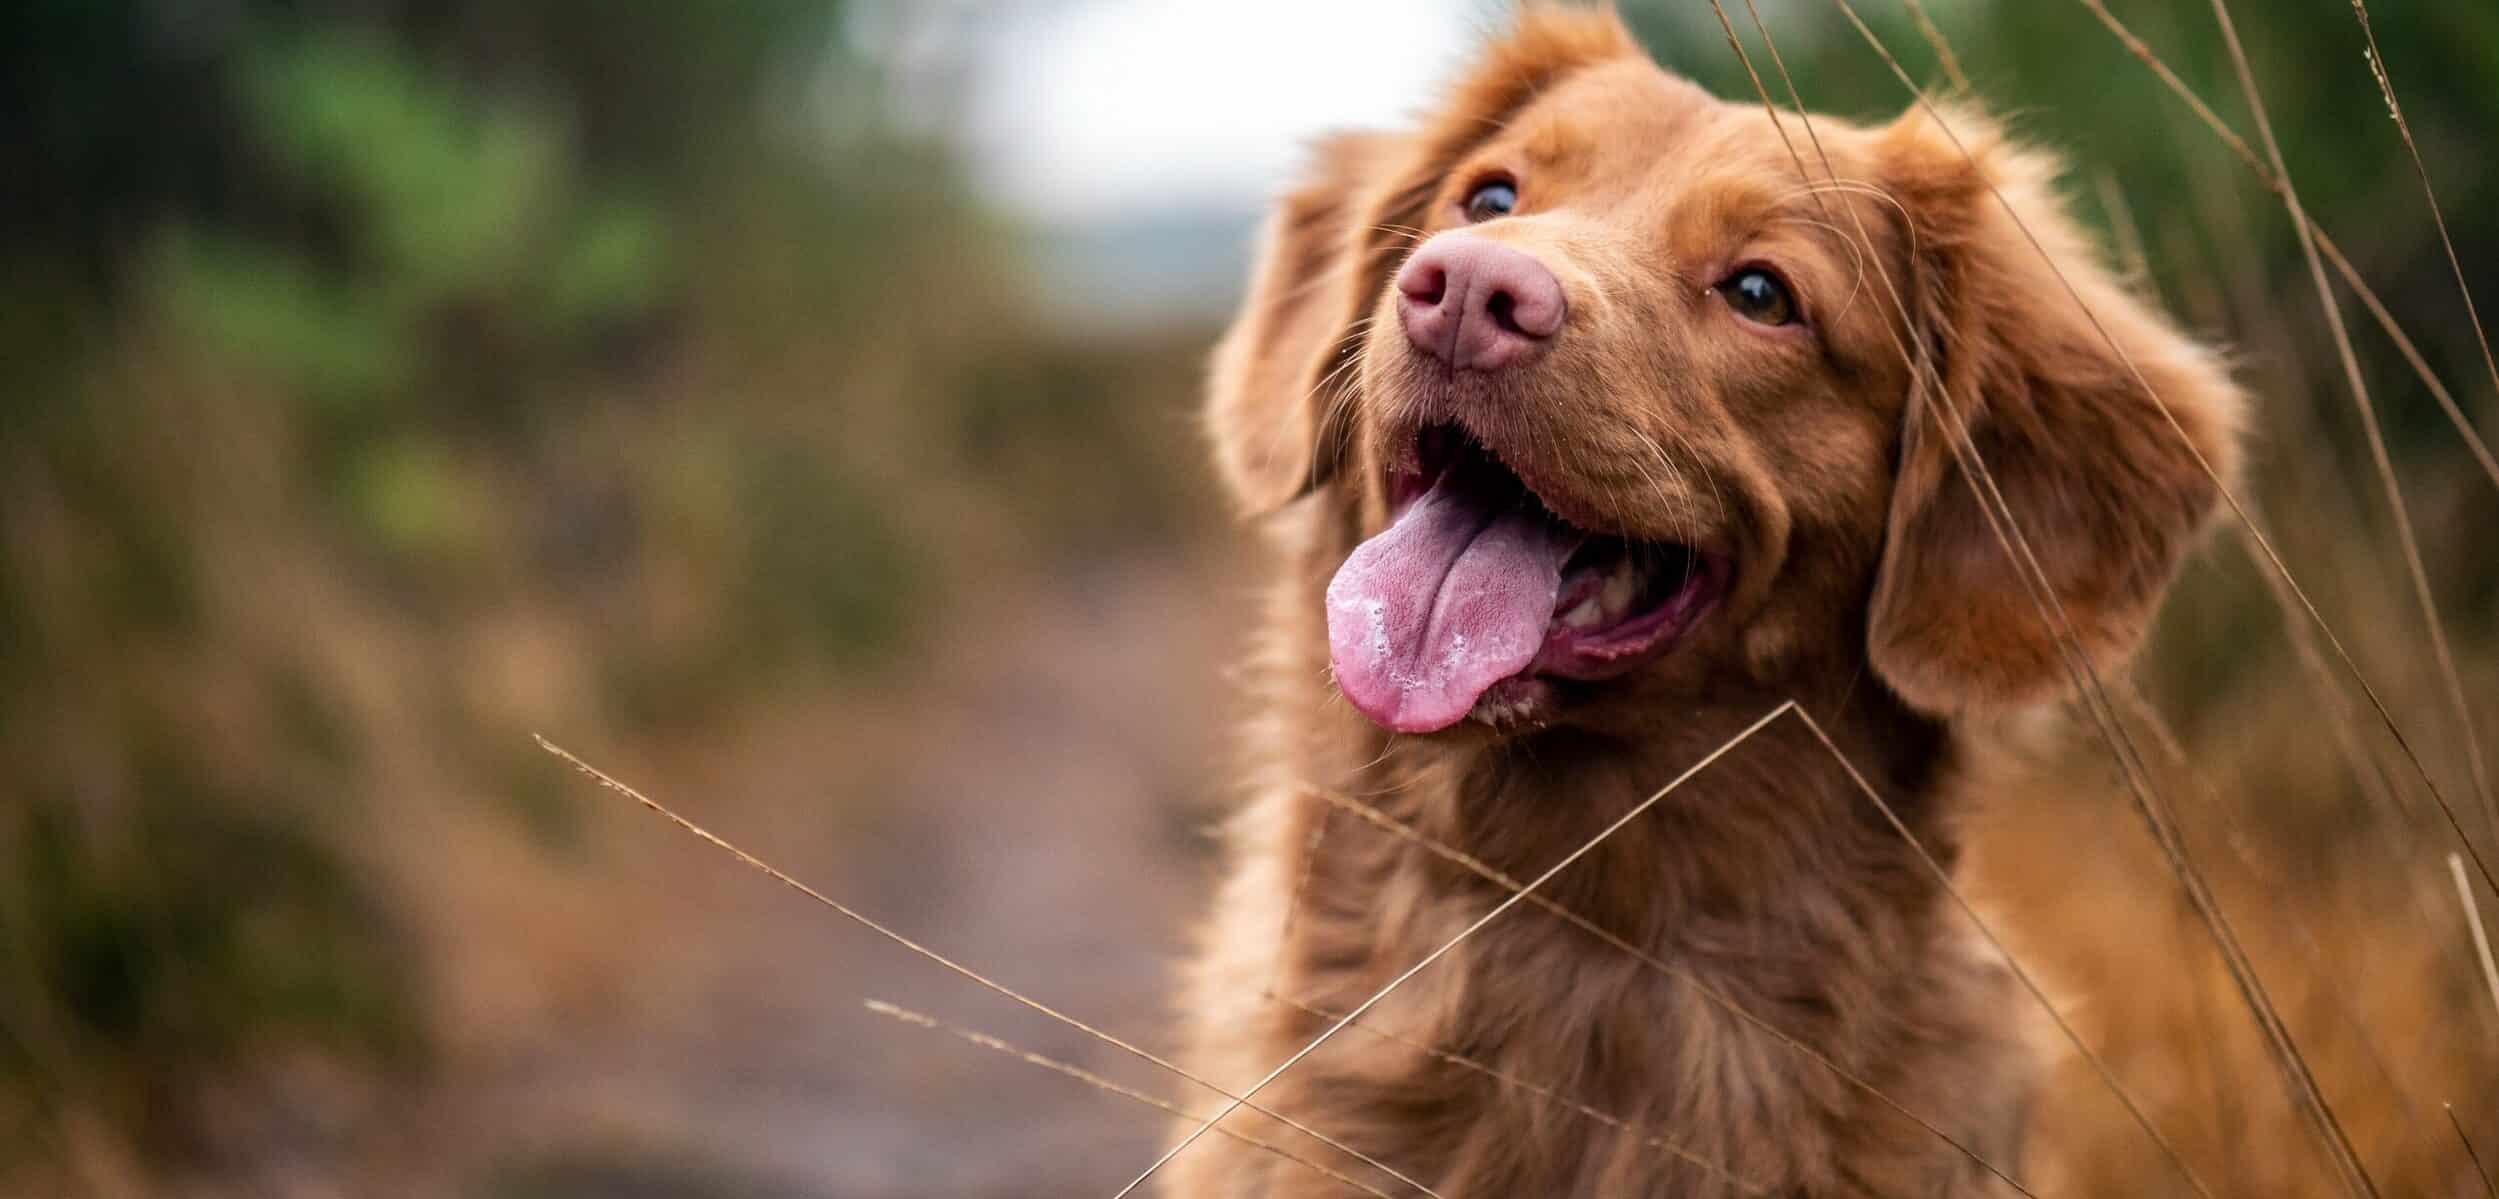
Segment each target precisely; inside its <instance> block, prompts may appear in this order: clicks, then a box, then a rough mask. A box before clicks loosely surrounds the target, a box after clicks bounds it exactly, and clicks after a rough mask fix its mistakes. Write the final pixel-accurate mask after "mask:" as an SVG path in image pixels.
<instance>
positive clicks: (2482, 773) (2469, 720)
mask: <svg viewBox="0 0 2499 1199" xmlns="http://www.w3.org/2000/svg"><path fill="white" fill-rule="evenodd" d="M2351 8H2352V15H2353V16H2355V17H2358V18H2359V20H2360V34H2361V36H2362V37H2363V38H2365V39H2367V40H2368V43H2369V73H2370V74H2371V75H2373V76H2375V77H2376V78H2377V82H2378V92H2379V94H2380V95H2383V96H2385V97H2386V111H2387V112H2388V113H2389V114H2391V115H2392V116H2393V117H2394V118H2395V131H2396V132H2397V133H2398V134H2400V135H2402V137H2403V142H2404V153H2405V155H2406V156H2407V157H2409V158H2410V159H2411V160H2412V173H2413V174H2414V175H2416V176H2418V177H2419V178H2420V180H2421V195H2422V197H2423V198H2424V199H2426V200H2428V201H2429V205H2430V222H2431V224H2432V225H2434V226H2435V227H2436V228H2437V230H2438V244H2439V246H2440V248H2442V249H2444V250H2446V251H2447V269H2448V270H2449V271H2450V272H2452V273H2453V274H2454V275H2455V279H2456V290H2457V291H2458V292H2459V293H2461V294H2462V295H2463V296H2464V316H2465V319H2466V320H2467V321H2468V322H2470V323H2471V324H2472V326H2473V340H2474V341H2475V342H2476V343H2477V344H2479V345H2480V346H2481V348H2482V365H2483V366H2484V367H2486V368H2488V369H2489V371H2490V383H2491V387H2492V388H2493V389H2499V360H2494V359H2493V358H2492V357H2491V354H2490V337H2489V335H2488V334H2485V333H2484V332H2482V314H2481V310H2480V309H2479V308H2476V307H2474V305H2473V287H2472V285H2471V284H2469V283H2467V282H2465V279H2464V263H2463V262H2461V261H2459V260H2458V259H2457V258H2456V243H2455V239H2454V238H2452V237H2449V236H2448V235H2447V215H2446V213H2445V212H2443V211H2441V210H2440V209H2439V207H2438V189H2437V188H2436V187H2435V186H2433V185H2432V184H2431V183H2430V169H2429V167H2428V165H2426V164H2424V163H2423V162H2422V161H2421V147H2420V146H2419V145H2418V144H2417V143H2415V142H2414V141H2413V140H2412V122H2410V121H2407V120H2405V119H2404V106H2403V104H2402V103H2401V102H2400V101H2398V100H2396V99H2395V81H2394V80H2393V79H2392V78H2390V77H2388V75H2387V73H2386V56H2385V55H2384V54H2383V53H2380V52H2379V50H2378V35H2377V30H2376V28H2375V27H2373V26H2371V25H2370V24H2369V6H2368V4H2367V3H2366V0H2351ZM2248 86H2249V88H2250V89H2251V90H2250V93H2249V94H2250V96H2251V97H2252V96H2253V95H2254V92H2253V88H2254V86H2255V85H2254V84H2252V83H2251V84H2249V85H2248ZM2256 125H2257V128H2258V129H2259V130H2262V131H2264V133H2265V146H2266V148H2267V149H2268V150H2271V151H2273V154H2274V168H2275V169H2276V170H2277V171H2280V172H2281V173H2282V175H2283V194H2284V199H2285V202H2287V203H2289V204H2290V205H2291V206H2292V207H2291V214H2292V216H2293V217H2295V218H2298V219H2299V221H2300V229H2301V230H2302V231H2303V232H2305V231H2306V230H2307V227H2308V223H2307V219H2306V217H2305V215H2304V214H2303V213H2302V212H2301V210H2300V208H2299V202H2298V201H2297V199H2295V198H2293V193H2292V192H2291V189H2290V175H2289V172H2288V171H2287V170H2284V169H2283V167H2282V155H2281V150H2280V149H2279V148H2278V147H2275V146H2274V144H2273V132H2272V130H2271V129H2270V128H2269V127H2268V126H2267V124H2266V122H2265V118H2264V110H2263V109H2261V108H2259V109H2258V110H2257V116H2256ZM2311 254H2312V256H2313V254H2314V251H2313V249H2312V251H2311ZM2318 278H2319V285H2320V286H2323V279H2324V272H2323V271H2319V272H2318ZM2332 302H2333V299H2332V297H2331V296H2330V295H2329V296H2328V297H2327V303H2329V304H2331V303H2332ZM2336 324H2337V327H2338V328H2339V327H2340V324H2341V318H2339V317H2337V318H2336ZM2389 482H2390V485H2391V482H2392V476H2391V475H2390V476H2389ZM2416 573H2417V572H2416ZM2422 604H2423V605H2424V608H2425V610H2427V611H2428V612H2429V617H2430V633H2431V636H2432V637H2433V638H2435V639H2436V643H2437V645H2438V647H2439V652H2440V654H2441V655H2442V665H2441V669H2443V670H2445V671H2446V672H2447V675H2448V680H2447V683H2448V690H2449V691H2451V692H2452V693H2453V695H2452V697H2451V702H2452V703H2454V704H2455V707H2456V714H2457V716H2458V717H2459V718H2460V719H2462V720H2463V722H2464V752H2465V754H2466V760H2467V761H2468V762H2469V763H2470V764H2471V765H2472V768H2473V786H2474V788H2475V789H2476V790H2478V791H2480V792H2481V796H2482V809H2483V814H2484V815H2485V816H2486V817H2488V819H2489V820H2490V834H2491V844H2492V845H2494V846H2499V796H2494V795H2493V794H2492V792H2491V787H2490V768H2489V766H2488V764H2487V763H2485V762H2484V761H2483V760H2482V745H2481V738H2480V737H2479V736H2478V735H2477V734H2478V733H2479V727H2478V726H2477V725H2475V724H2474V723H2473V717H2472V712H2471V708H2470V706H2469V705H2467V704H2466V702H2465V697H2464V685H2463V683H2461V682H2459V681H2457V680H2456V679H2455V677H2454V675H2455V672H2454V667H2453V665H2452V664H2449V663H2446V662H2445V661H2444V659H2443V655H2444V654H2445V653H2446V635H2445V634H2444V633H2443V632H2441V631H2440V630H2439V628H2438V614H2437V611H2436V610H2435V609H2434V608H2430V607H2429V606H2428V605H2429V597H2428V595H2427V590H2426V585H2424V593H2423V596H2422Z"/></svg>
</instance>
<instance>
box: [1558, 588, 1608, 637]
mask: <svg viewBox="0 0 2499 1199" xmlns="http://www.w3.org/2000/svg"><path fill="white" fill-rule="evenodd" d="M1597 598H1598V597H1596V596H1593V595H1592V596H1589V597H1588V598H1586V599H1584V600H1581V601H1579V603H1578V604H1576V605H1574V606H1573V607H1572V608H1571V610H1570V611H1568V612H1565V613H1563V614H1562V627H1563V628H1566V629H1593V628H1595V627H1597V622H1598V621H1600V620H1603V619H1604V618H1605V610H1604V609H1603V608H1600V607H1598V606H1597Z"/></svg>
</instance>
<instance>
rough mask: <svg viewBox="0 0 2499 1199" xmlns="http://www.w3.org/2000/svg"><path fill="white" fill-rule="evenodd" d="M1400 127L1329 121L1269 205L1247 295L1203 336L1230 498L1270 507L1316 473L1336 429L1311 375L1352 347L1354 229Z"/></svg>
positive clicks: (1332, 455) (1305, 487) (1210, 420)
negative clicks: (1218, 334)
mask: <svg viewBox="0 0 2499 1199" xmlns="http://www.w3.org/2000/svg"><path fill="white" fill-rule="evenodd" d="M1404 141H1405V139H1403V138H1400V137H1397V136H1394V135H1391V134H1384V133H1340V134H1337V135H1335V136H1332V137H1330V138H1328V139H1326V140H1325V141H1322V142H1320V143H1319V144H1318V145H1317V146H1316V147H1315V148H1314V150H1315V152H1314V154H1313V158H1314V162H1313V164H1312V168H1311V171H1310V174H1309V176H1308V178H1307V179H1306V180H1305V181H1304V182H1303V183H1302V184H1301V186H1299V187H1297V188H1295V189H1294V190H1293V191H1291V192H1290V193H1288V194H1286V195H1285V197H1284V198H1283V200H1282V201H1281V202H1280V203H1279V204H1278V205H1277V209H1276V213H1275V216H1274V217H1273V218H1272V219H1271V220H1270V221H1269V222H1268V225H1267V229H1266V232H1265V234H1264V235H1263V237H1262V238H1261V244H1260V246H1259V250H1258V267H1257V270H1256V271H1255V273H1254V274H1253V275H1252V277H1251V281H1250V290H1249V298H1248V299H1247V300H1246V301H1244V302H1243V304H1242V306H1241V314H1240V316H1239V317H1238V318H1237V319H1236V320H1235V321H1234V322H1233V325H1232V329H1231V331H1230V332H1228V333H1226V334H1225V335H1224V339H1223V341H1222V343H1221V344H1219V345H1218V346H1216V348H1215V362H1214V377H1213V381H1212V385H1211V388H1210V391H1209V394H1208V397H1207V404H1206V421H1207V428H1208V432H1210V433H1211V434H1212V435H1213V437H1214V441H1215V463H1216V465H1217V467H1218V468H1219V469H1220V470H1221V471H1222V472H1223V476H1224V482H1225V483H1226V484H1228V485H1229V486H1230V488H1231V491H1232V496H1233V500H1234V501H1235V503H1236V504H1238V505H1239V506H1240V507H1241V508H1242V509H1243V510H1245V511H1246V512H1248V513H1251V514H1257V513H1263V512H1268V511H1272V510H1274V509H1276V508H1279V507H1282V506H1283V505H1284V504H1286V503H1289V502H1291V501H1292V500H1294V499H1295V498H1297V497H1299V496H1300V495H1302V494H1303V493H1305V492H1307V491H1309V490H1310V489H1311V488H1313V487H1316V486H1318V485H1320V484H1322V483H1324V482H1326V481H1327V478H1328V476H1329V474H1331V473H1332V472H1333V471H1334V470H1335V467H1336V459H1337V458H1338V457H1339V456H1340V455H1341V453H1342V443H1343V439H1344V429H1343V427H1342V422H1341V420H1339V419H1331V418H1332V415H1333V414H1332V413H1331V411H1330V409H1331V408H1340V409H1341V408H1342V405H1331V404H1330V403H1329V397H1328V396H1326V395H1322V394H1321V392H1322V391H1323V390H1324V389H1323V388H1322V387H1321V383H1322V382H1323V381H1325V380H1326V379H1327V378H1328V376H1329V375H1330V373H1331V372H1333V371H1335V370H1336V368H1337V367H1338V366H1339V365H1340V364H1342V363H1343V362H1344V361H1345V359H1346V357H1347V356H1349V355H1351V354H1352V353H1353V352H1354V342H1355V340H1356V339H1355V338H1353V337H1351V336H1349V334H1350V333H1351V332H1352V330H1353V329H1354V328H1355V325H1356V322H1357V321H1358V320H1359V319H1360V318H1361V316H1362V314H1363V312H1364V311H1365V310H1366V309H1368V308H1369V307H1370V305H1371V304H1372V303H1373V302H1374V300H1375V299H1376V298H1377V297H1376V295H1375V292H1376V290H1377V289H1376V288H1375V287H1373V286H1372V285H1371V282H1370V280H1369V279H1368V275H1369V273H1370V272H1369V271H1368V270H1367V269H1366V268H1367V266H1368V264H1367V263H1366V262H1364V261H1363V260H1364V259H1365V258H1367V257H1368V255H1367V254H1365V252H1364V251H1365V248H1366V246H1367V244H1368V242H1369V240H1370V239H1369V238H1367V237H1365V236H1364V233H1365V229H1366V227H1367V225H1368V223H1369V222H1368V217H1367V214H1368V213H1369V211H1370V205H1371V202H1372V196H1373V194H1374V192H1375V191H1376V189H1377V188H1378V186H1379V183H1378V181H1379V180H1381V179H1383V178H1385V177H1387V175H1388V173H1389V172H1391V171H1393V170H1395V169H1396V168H1397V167H1398V166H1400V165H1402V164H1401V161H1400V160H1401V159H1402V157H1403V155H1404V153H1405V150H1404Z"/></svg>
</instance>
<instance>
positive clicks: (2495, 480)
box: [2076, 0, 2499, 487]
mask: <svg viewBox="0 0 2499 1199" xmlns="http://www.w3.org/2000/svg"><path fill="white" fill-rule="evenodd" d="M2076 2H2077V3H2079V4H2081V5H2082V6H2083V7H2084V8H2085V9H2088V10H2090V12H2091V15H2092V16H2094V17H2097V18H2098V19H2099V21H2100V24H2101V25H2102V26H2103V27H2105V28H2106V29H2107V30H2108V31H2109V33H2110V35H2111V36H2113V37H2115V38H2116V39H2117V40H2118V43H2119V44H2121V45H2123V46H2124V47H2125V48H2126V51H2127V53H2129V54H2132V55H2133V56H2134V57H2135V59H2136V61H2138V62H2141V63H2142V64H2143V65H2144V66H2145V67H2147V68H2149V69H2150V70H2151V72H2152V74H2153V75H2154V76H2156V77H2157V78H2159V79H2160V81H2161V83H2162V85H2163V86H2165V87H2167V88H2168V89H2169V91H2170V94H2172V95H2174V96H2176V97H2178V99H2179V100H2180V101H2181V102H2182V103H2184V104H2185V105H2186V106H2187V108H2188V109H2189V110H2190V111H2192V112H2194V113H2195V116H2196V119H2197V120H2198V121H2200V122H2202V124H2203V125H2204V127H2205V128H2206V129H2209V130H2211V131H2212V133H2213V136H2215V137H2218V138H2220V139H2221V142H2222V144H2223V145H2224V146H2226V147H2228V148H2229V150H2230V152H2231V154H2232V155H2233V156H2234V157H2236V158H2237V159H2238V160H2239V163H2240V165H2242V166H2245V167H2246V168H2247V169H2248V171H2249V172H2250V173H2251V174H2254V175H2255V176H2256V181H2257V182H2259V183H2261V184H2263V185H2264V186H2265V187H2266V189H2267V190H2269V191H2272V192H2273V193H2274V194H2275V195H2280V194H2282V192H2283V190H2284V184H2283V182H2282V180H2281V178H2280V177H2279V176H2277V175H2276V174H2275V173H2274V171H2273V169H2272V168H2271V167H2268V166H2266V165H2265V161H2264V160H2263V159H2262V158H2259V157H2257V155H2256V151H2255V150H2254V149H2253V148H2251V147H2250V146H2249V145H2248V144H2247V139H2245V138H2242V137H2240V136H2239V134H2238V131H2237V130H2235V129H2232V128H2231V127H2230V123H2229V122H2228V121H2225V120H2222V119H2221V114H2219V113H2216V112H2214V111H2213V108H2212V105H2209V104H2206V103H2205V102H2204V98H2203V97H2202V96H2199V95H2197V94H2196V93H2195V89H2194V88H2191V87H2188V86H2187V83H2186V81H2185V80H2183V79H2180V78H2179V77H2178V73H2177V72H2176V71H2173V70H2171V69H2170V67H2169V64H2168V63H2167V62H2165V61H2163V60H2162V59H2161V56H2160V55H2159V54H2156V53H2154V52H2153V50H2152V47H2151V46H2149V45H2147V44H2146V43H2145V42H2144V40H2143V39H2142V38H2140V37H2137V36H2135V32H2134V30H2132V29H2129V28H2127V27H2126V23H2125V22H2123V21H2120V20H2118V19H2117V17H2116V15H2115V14H2113V13H2111V12H2109V10H2108V6H2107V5H2106V4H2104V3H2102V0H2076ZM2302 220H2303V223H2304V224H2305V225H2306V227H2307V229H2308V232H2309V233H2310V234H2312V235H2314V236H2315V237H2316V239H2317V248H2318V249H2319V250H2321V251H2323V252H2324V254H2325V256H2326V257H2327V258H2328V259H2329V260H2331V261H2332V262H2333V263H2334V269H2335V272H2336V273H2337V274H2340V275H2341V276H2342V277H2343V282H2344V284H2345V285H2346V286H2348V287H2350V288H2351V289H2352V293H2353V294H2354V295H2357V296H2359V297H2360V302H2361V305H2362V306H2363V307H2365V308H2367V309H2368V310H2369V315H2370V316H2371V317H2373V318H2375V319H2376V321H2377V323H2378V327H2379V328H2380V329H2382V330H2384V331H2385V333H2386V336H2387V339H2388V340H2390V341H2392V342H2394V343H2395V347H2396V349H2397V350H2399V351H2401V352H2402V354H2403V356H2404V361H2405V363H2407V364H2408V365H2410V366H2411V367H2412V371H2413V373H2414V374H2415V375H2418V376H2419V377H2420V379H2421V383H2422V385H2423V386H2426V387H2428V388H2429V390H2430V394H2431V395H2432V396H2433V397H2435V398H2436V399H2437V400H2438V406H2439V409H2440V410H2441V411H2443V412H2445V413H2446V415H2447V421H2448V423H2449V424H2451V425H2453V426H2455V430H2456V433H2457V435H2458V436H2460V437H2462V438H2463V439H2464V443H2465V446H2466V448H2468V449H2470V450H2471V451H2472V453H2473V459H2474V461H2475V462H2477V463H2479V464H2480V465H2481V468H2482V473H2483V474H2485V475H2487V476H2489V478H2490V482H2491V486H2493V487H2499V455H2494V454H2493V453H2492V452H2491V449H2490V446H2489V445H2488V443H2486V442H2484V441H2483V440H2482V436H2481V434H2480V433H2479V432H2478V431H2476V430H2475V429H2474V427H2473V421H2472V418H2471V417H2468V416H2466V415H2465V412H2464V408H2463V406H2462V405H2460V404H2458V403H2456V399H2455V396H2454V395H2452V394H2450V393H2449V392H2448V390H2447V387H2446V385H2445V384H2443V383H2440V382H2439V381H2438V374H2437V372H2435V371H2433V370H2431V369H2430V365H2429V361H2428V360H2427V359H2425V358H2423V357H2422V356H2421V352H2420V351H2419V350H2418V349H2416V348H2415V347H2414V346H2413V344H2412V339H2411V338H2410V337H2408V336H2406V335H2405V333H2404V331H2403V327H2402V326H2401V325H2399V324H2397V323H2396V321H2395V316H2394V314H2393V313H2392V312H2389V311H2387V308H2386V305H2385V303H2384V302H2383V301H2381V300H2380V299H2379V298H2378V294H2377V292H2376V291H2375V290H2374V289H2372V288H2371V287H2370V286H2369V284H2368V281H2367V280H2365V279H2363V278H2361V277H2360V271H2359V269H2358V268H2356V267H2354V266H2353V265H2352V262H2351V259H2350V258H2348V257H2345V256H2344V254H2343V251H2342V248H2341V247H2340V246H2337V245H2336V244H2335V243H2334V239H2333V238H2332V237H2330V236H2328V235H2327V234H2326V231H2325V228H2324V227H2323V226H2321V225H2319V224H2317V223H2316V222H2315V221H2313V220H2308V219H2307V218H2306V217H2305V215H2304V214H2303V217H2302ZM2480 330H2481V324H2480V322H2479V321H2478V320H2476V321H2475V322H2474V331H2475V333H2476V334H2478V333H2479V332H2480Z"/></svg>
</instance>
